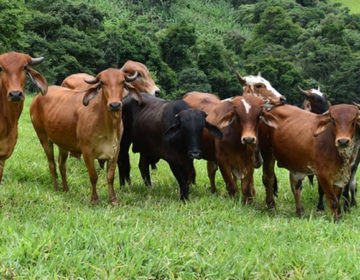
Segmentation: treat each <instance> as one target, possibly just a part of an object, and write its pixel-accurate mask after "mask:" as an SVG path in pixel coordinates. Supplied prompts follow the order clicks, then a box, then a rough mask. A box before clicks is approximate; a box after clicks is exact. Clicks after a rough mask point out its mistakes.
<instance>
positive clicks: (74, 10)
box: [0, 0, 360, 103]
mask: <svg viewBox="0 0 360 280" xmlns="http://www.w3.org/2000/svg"><path fill="white" fill-rule="evenodd" d="M359 22H360V15H359V14H353V13H349V9H348V8H346V7H344V6H341V5H340V4H337V3H330V2H328V1H327V0H256V1H248V0H216V1H215V0H211V1H210V0H182V1H180V0H174V1H170V0H162V1H154V0H145V1H138V0H119V1H106V0H91V1H85V0H76V1H70V0H60V1H52V2H51V3H49V1H45V0H29V1H25V0H14V1H9V0H4V1H2V2H1V4H0V28H1V30H0V31H1V32H0V52H5V51H9V50H17V51H21V52H26V53H29V54H31V55H33V56H44V57H45V58H46V60H45V61H44V63H42V64H41V65H40V66H39V68H40V70H41V71H42V72H43V73H44V74H45V76H46V77H47V79H48V80H49V82H50V84H60V83H61V81H62V80H63V79H64V78H65V77H66V76H68V75H70V74H73V73H77V72H87V73H89V74H96V73H98V72H100V71H101V70H103V69H105V68H108V67H121V66H122V65H123V64H124V62H125V61H126V60H127V59H133V60H138V61H141V62H143V63H145V64H146V65H147V66H148V67H149V69H150V71H151V72H152V74H153V76H154V78H155V80H156V82H157V84H158V85H159V86H160V87H161V89H162V90H163V92H164V93H165V94H164V96H165V98H178V97H181V96H182V95H183V94H184V93H185V92H187V91H189V90H201V91H210V92H213V93H215V94H218V95H219V96H220V97H221V98H226V97H229V96H233V95H238V94H241V90H242V89H241V86H240V85H239V83H238V81H237V79H236V78H235V75H234V69H237V70H238V71H239V72H240V73H241V74H243V75H250V74H252V75H254V74H257V73H258V72H259V71H260V72H261V73H262V75H263V76H264V77H265V78H267V79H268V80H270V82H271V83H272V84H273V86H274V87H275V88H277V89H278V90H279V91H280V92H281V93H283V94H284V95H285V96H286V97H287V99H288V101H289V102H290V103H300V102H301V99H302V97H301V95H300V94H299V91H298V89H297V87H298V86H301V87H302V88H311V87H312V88H317V86H320V87H321V89H322V90H323V91H324V92H325V93H327V94H328V95H329V96H330V100H331V102H333V103H340V102H347V103H351V102H353V101H357V102H360V96H359V94H358V92H359V90H358V89H359V88H360V82H359V81H360V80H359V79H357V78H354V77H359V76H360V72H359V71H360V67H359V63H360V62H359V61H360V59H359V57H360V24H359ZM190 74H194V77H192V76H191V75H190Z"/></svg>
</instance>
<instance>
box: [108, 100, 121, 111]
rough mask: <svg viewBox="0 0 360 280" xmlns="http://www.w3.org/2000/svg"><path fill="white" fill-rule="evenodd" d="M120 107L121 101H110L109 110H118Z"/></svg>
mask: <svg viewBox="0 0 360 280" xmlns="http://www.w3.org/2000/svg"><path fill="white" fill-rule="evenodd" d="M120 107H121V103H119V102H113V103H110V110H111V111H119V110H120Z"/></svg>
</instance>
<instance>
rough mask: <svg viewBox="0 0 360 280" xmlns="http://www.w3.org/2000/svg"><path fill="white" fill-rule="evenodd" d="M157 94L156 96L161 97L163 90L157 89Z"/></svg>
mask: <svg viewBox="0 0 360 280" xmlns="http://www.w3.org/2000/svg"><path fill="white" fill-rule="evenodd" d="M155 96H156V97H161V91H160V89H157V90H155Z"/></svg>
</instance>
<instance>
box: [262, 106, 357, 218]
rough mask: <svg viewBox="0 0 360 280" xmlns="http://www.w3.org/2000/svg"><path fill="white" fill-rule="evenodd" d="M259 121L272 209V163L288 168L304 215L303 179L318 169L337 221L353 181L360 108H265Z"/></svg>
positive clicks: (297, 203)
mask: <svg viewBox="0 0 360 280" xmlns="http://www.w3.org/2000/svg"><path fill="white" fill-rule="evenodd" d="M264 117H265V118H264V120H265V123H266V124H265V123H261V124H260V130H259V131H260V135H259V138H260V141H259V142H260V146H261V154H262V156H263V158H264V164H263V183H264V185H265V189H266V202H267V205H268V207H269V208H274V207H275V201H274V196H273V183H274V163H275V160H277V161H278V165H279V166H280V167H285V168H287V169H288V170H289V171H290V184H291V189H292V191H293V193H294V197H295V201H296V213H297V214H298V215H299V216H301V215H302V214H303V212H304V208H303V206H302V204H301V181H302V179H303V178H304V177H305V176H306V175H310V174H315V175H316V176H317V178H318V180H319V183H320V185H321V187H322V189H323V191H324V193H325V196H326V200H327V203H328V205H329V207H330V209H331V211H332V212H333V215H334V220H335V221H337V220H339V219H340V218H341V210H340V207H339V198H340V195H341V189H342V188H343V187H344V186H345V185H346V184H347V183H348V182H349V179H350V174H351V166H352V164H353V162H354V161H355V159H356V156H357V152H358V148H359V141H358V140H357V138H355V137H354V135H355V129H356V126H357V125H358V124H359V122H360V120H359V109H358V107H356V106H354V105H344V104H342V105H335V106H331V107H330V109H329V111H328V112H326V113H324V114H322V115H317V114H313V113H311V112H307V111H305V110H302V109H300V108H297V107H295V106H290V105H284V106H279V107H276V108H274V109H273V110H271V111H270V112H264Z"/></svg>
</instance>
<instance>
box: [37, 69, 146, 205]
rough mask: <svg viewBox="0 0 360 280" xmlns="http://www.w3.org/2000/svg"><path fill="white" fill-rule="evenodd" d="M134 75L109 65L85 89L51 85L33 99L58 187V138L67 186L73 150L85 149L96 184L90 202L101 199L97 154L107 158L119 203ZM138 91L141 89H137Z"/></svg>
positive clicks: (109, 177)
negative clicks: (118, 172) (127, 96)
mask: <svg viewBox="0 0 360 280" xmlns="http://www.w3.org/2000/svg"><path fill="white" fill-rule="evenodd" d="M133 79H135V77H127V76H126V75H125V74H124V72H122V71H120V70H117V69H113V68H109V69H107V70H104V71H102V72H101V73H99V74H98V75H97V76H96V78H95V79H93V80H91V81H87V83H89V84H91V87H90V88H89V89H87V90H86V92H85V93H82V92H79V91H73V90H70V89H67V88H64V87H58V86H52V87H50V88H49V92H48V94H47V95H46V96H37V97H36V98H35V99H34V100H33V102H32V104H31V108H30V114H31V120H32V123H33V125H34V128H35V130H36V133H37V135H38V137H39V139H40V142H41V144H42V146H43V148H44V151H45V153H46V156H47V159H48V162H49V167H50V172H51V175H52V179H53V183H54V188H55V189H56V190H57V189H58V183H57V174H56V165H55V161H54V153H53V144H54V143H55V144H56V145H58V147H59V167H60V173H61V177H62V184H63V189H64V190H65V191H68V184H67V181H66V169H65V163H66V159H67V157H68V153H69V152H70V153H71V154H72V155H75V156H80V155H81V154H82V155H83V157H84V161H85V164H86V167H87V169H88V173H89V177H90V181H91V185H92V195H91V203H93V204H96V203H98V201H99V200H98V195H97V192H96V182H97V178H98V176H97V174H96V170H95V168H94V159H95V158H97V159H101V160H107V161H108V166H107V168H108V170H107V180H108V186H109V199H110V201H111V202H112V203H113V204H116V202H117V200H116V196H115V192H114V186H113V183H114V172H115V167H116V161H117V157H118V153H119V145H120V140H121V136H122V132H123V125H122V119H121V115H122V108H121V107H122V98H123V95H124V93H125V89H126V88H127V89H128V90H129V89H130V90H133V87H132V86H131V84H129V82H131V81H132V80H133ZM135 93H136V94H138V95H139V93H138V92H137V91H135ZM97 95H98V96H97ZM139 96H140V95H139ZM92 99H93V100H92ZM140 99H141V98H140ZM90 100H92V101H91V102H90ZM84 105H85V106H84Z"/></svg>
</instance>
